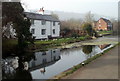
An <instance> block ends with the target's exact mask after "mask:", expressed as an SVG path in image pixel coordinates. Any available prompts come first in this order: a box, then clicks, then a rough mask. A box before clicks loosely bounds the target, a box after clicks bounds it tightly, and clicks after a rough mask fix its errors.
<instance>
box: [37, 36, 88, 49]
mask: <svg viewBox="0 0 120 81" xmlns="http://www.w3.org/2000/svg"><path fill="white" fill-rule="evenodd" d="M88 39H90V37H89V36H85V37H77V38H72V37H71V38H60V39H56V40H47V41H45V40H44V41H40V40H37V41H35V46H36V49H37V50H39V51H44V50H47V49H49V48H53V47H58V46H63V45H67V44H71V43H75V42H80V41H85V40H88Z"/></svg>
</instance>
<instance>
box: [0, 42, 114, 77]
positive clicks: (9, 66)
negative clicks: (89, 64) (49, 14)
mask: <svg viewBox="0 0 120 81" xmlns="http://www.w3.org/2000/svg"><path fill="white" fill-rule="evenodd" d="M112 46H113V45H111V44H105V45H85V46H81V47H78V48H70V49H64V50H62V49H51V50H48V51H44V52H35V53H34V54H32V56H30V55H29V54H27V55H28V56H24V57H19V56H11V57H7V58H4V59H2V70H3V79H14V78H15V77H17V78H23V77H28V78H32V79H49V78H51V77H53V76H55V75H57V74H59V73H61V72H63V71H65V70H67V69H69V68H71V67H73V66H75V65H77V64H79V63H81V62H83V61H85V60H87V59H88V58H91V57H92V56H94V55H96V54H99V53H101V52H103V51H104V50H106V49H108V48H110V47H112ZM21 59H22V60H21ZM25 59H27V60H25ZM20 64H23V65H20ZM21 66H23V67H21ZM19 67H21V68H22V69H19V70H18V68H19ZM21 72H23V76H22V75H21V74H22V73H21ZM24 74H25V75H24ZM20 76H21V77H20Z"/></svg>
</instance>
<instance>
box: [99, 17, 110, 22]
mask: <svg viewBox="0 0 120 81" xmlns="http://www.w3.org/2000/svg"><path fill="white" fill-rule="evenodd" d="M101 19H103V20H104V21H105V22H106V23H111V22H110V20H108V19H105V18H101Z"/></svg>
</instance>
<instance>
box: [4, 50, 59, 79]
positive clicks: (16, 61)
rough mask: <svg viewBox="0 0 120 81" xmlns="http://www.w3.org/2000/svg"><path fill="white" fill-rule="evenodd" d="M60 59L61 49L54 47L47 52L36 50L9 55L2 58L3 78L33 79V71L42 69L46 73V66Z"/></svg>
mask: <svg viewBox="0 0 120 81" xmlns="http://www.w3.org/2000/svg"><path fill="white" fill-rule="evenodd" d="M58 60H60V50H59V49H54V50H49V51H45V52H36V53H35V54H32V55H31V54H30V53H29V54H28V53H26V54H25V55H22V56H21V55H20V56H15V57H8V58H5V59H2V78H3V79H29V80H32V76H31V73H30V72H31V71H34V70H36V69H40V72H41V73H43V74H44V73H45V72H46V70H45V67H47V66H50V65H52V64H54V63H55V62H56V61H58Z"/></svg>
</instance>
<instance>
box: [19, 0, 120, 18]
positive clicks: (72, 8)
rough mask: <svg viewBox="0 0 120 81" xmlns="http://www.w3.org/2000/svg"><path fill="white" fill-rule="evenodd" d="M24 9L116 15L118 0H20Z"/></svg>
mask: <svg viewBox="0 0 120 81" xmlns="http://www.w3.org/2000/svg"><path fill="white" fill-rule="evenodd" d="M21 2H22V3H23V4H24V8H25V9H26V10H34V9H35V10H39V9H40V8H41V7H44V10H51V11H64V12H75V13H87V12H88V11H91V12H92V13H95V14H99V15H105V16H110V17H115V18H117V17H118V2H119V0H21Z"/></svg>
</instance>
